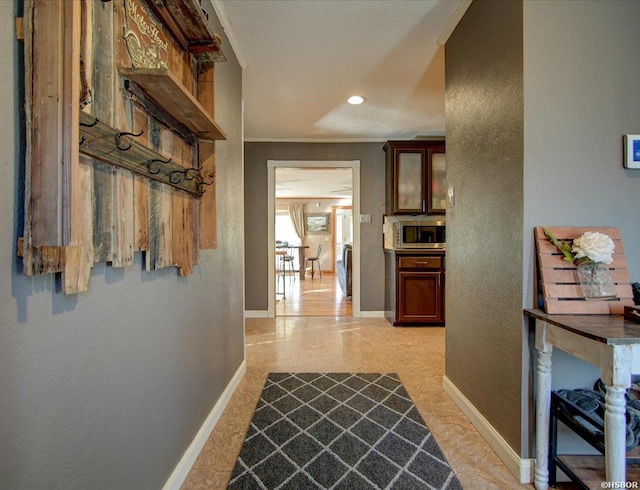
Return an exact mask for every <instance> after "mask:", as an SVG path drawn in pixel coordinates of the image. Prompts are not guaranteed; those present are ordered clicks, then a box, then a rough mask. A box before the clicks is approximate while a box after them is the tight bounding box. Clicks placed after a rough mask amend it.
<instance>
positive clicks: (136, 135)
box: [116, 131, 144, 151]
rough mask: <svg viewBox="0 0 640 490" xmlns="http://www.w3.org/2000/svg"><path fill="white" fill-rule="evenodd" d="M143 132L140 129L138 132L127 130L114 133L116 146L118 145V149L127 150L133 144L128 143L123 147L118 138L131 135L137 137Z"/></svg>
mask: <svg viewBox="0 0 640 490" xmlns="http://www.w3.org/2000/svg"><path fill="white" fill-rule="evenodd" d="M143 133H144V131H140V132H139V133H138V134H135V133H128V132H121V133H116V146H117V147H118V150H122V151H127V150H130V149H131V147H132V146H133V144H132V143H129V146H127V147H126V148H123V147H122V146H120V138H122V137H123V136H133V137H134V138H137V137H138V136H142V134H143Z"/></svg>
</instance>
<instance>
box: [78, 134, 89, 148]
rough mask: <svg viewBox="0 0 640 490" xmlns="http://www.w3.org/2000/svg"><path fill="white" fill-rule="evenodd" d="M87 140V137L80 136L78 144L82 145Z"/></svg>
mask: <svg viewBox="0 0 640 490" xmlns="http://www.w3.org/2000/svg"><path fill="white" fill-rule="evenodd" d="M85 141H87V138H85V137H84V136H83V137H82V138H80V144H79V145H78V146H82V143H84V142H85Z"/></svg>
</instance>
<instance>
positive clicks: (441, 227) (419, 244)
mask: <svg viewBox="0 0 640 490" xmlns="http://www.w3.org/2000/svg"><path fill="white" fill-rule="evenodd" d="M446 237H447V234H446V227H445V222H444V221H399V222H397V223H394V225H393V247H394V248H445V243H446Z"/></svg>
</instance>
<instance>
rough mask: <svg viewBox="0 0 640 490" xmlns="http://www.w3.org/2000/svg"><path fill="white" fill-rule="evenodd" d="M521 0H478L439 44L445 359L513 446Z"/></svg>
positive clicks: (518, 319)
mask: <svg viewBox="0 0 640 490" xmlns="http://www.w3.org/2000/svg"><path fill="white" fill-rule="evenodd" d="M522 63H523V60H522V3H521V2H513V1H510V0H506V1H504V0H502V1H500V0H483V1H475V2H473V3H472V4H471V6H470V7H469V9H468V10H467V12H466V14H465V16H464V17H463V18H462V20H461V21H460V23H459V24H458V26H457V28H456V29H455V31H454V32H453V34H452V35H451V37H450V38H449V40H448V42H447V44H446V49H445V84H446V100H445V110H446V135H447V185H448V186H452V187H454V189H455V206H454V207H452V208H447V277H446V295H445V297H446V305H445V312H446V325H447V337H446V365H445V373H446V376H447V377H448V378H449V380H450V381H451V382H453V383H454V384H455V385H456V387H457V388H458V389H459V390H460V391H461V392H462V393H463V395H464V396H465V397H466V398H467V399H468V400H469V401H470V402H471V403H472V404H473V405H474V406H475V407H476V409H477V410H478V411H479V412H480V413H481V414H482V415H483V416H484V417H485V418H486V419H487V420H488V421H489V423H490V424H491V425H492V426H493V427H494V428H495V429H496V430H497V431H498V432H499V433H500V435H501V436H502V437H503V438H504V439H505V440H506V441H507V443H508V444H509V445H510V446H511V447H512V448H513V449H514V451H516V452H517V453H518V454H520V450H521V405H522V404H521V390H522V379H521V365H522V353H521V349H522V339H521V336H522V226H523V224H522V222H523V221H522V220H523V216H522V214H523V87H522Z"/></svg>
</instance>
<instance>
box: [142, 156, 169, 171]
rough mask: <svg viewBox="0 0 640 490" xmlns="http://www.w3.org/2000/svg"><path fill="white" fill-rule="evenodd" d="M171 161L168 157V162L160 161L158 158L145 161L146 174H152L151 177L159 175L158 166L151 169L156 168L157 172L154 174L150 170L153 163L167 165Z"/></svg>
mask: <svg viewBox="0 0 640 490" xmlns="http://www.w3.org/2000/svg"><path fill="white" fill-rule="evenodd" d="M171 160H172V158H171V157H169V160H160V159H159V158H152V159H151V160H147V170H148V172H149V173H150V174H153V175H155V174H159V173H160V167H159V166H157V167H153V168H157V170H156V171H155V172H154V171H153V170H152V169H151V168H152V165H153V164H154V163H169V162H171Z"/></svg>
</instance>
